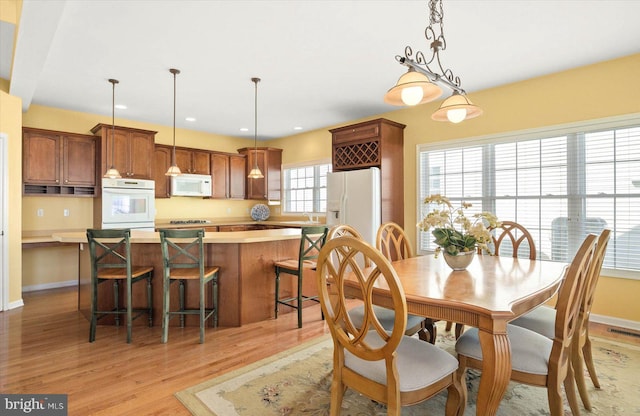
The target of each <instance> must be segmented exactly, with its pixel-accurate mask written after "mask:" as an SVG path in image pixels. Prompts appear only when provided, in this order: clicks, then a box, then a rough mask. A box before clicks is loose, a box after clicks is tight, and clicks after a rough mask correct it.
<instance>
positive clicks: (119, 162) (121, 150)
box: [91, 124, 157, 179]
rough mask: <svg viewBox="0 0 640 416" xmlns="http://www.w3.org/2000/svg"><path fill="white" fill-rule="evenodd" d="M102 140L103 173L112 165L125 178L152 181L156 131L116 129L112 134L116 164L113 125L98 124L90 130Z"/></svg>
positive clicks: (101, 160) (101, 159)
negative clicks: (152, 156)
mask: <svg viewBox="0 0 640 416" xmlns="http://www.w3.org/2000/svg"><path fill="white" fill-rule="evenodd" d="M91 132H92V133H93V134H96V135H98V136H99V138H100V171H101V172H106V171H107V169H108V168H109V167H110V166H111V165H113V166H115V168H116V169H118V171H119V172H120V175H122V177H123V178H137V179H152V168H153V166H152V164H153V163H152V161H153V159H152V158H151V157H150V155H152V154H153V151H154V143H155V136H156V133H157V132H155V131H149V130H140V129H133V128H128V127H120V126H116V127H115V129H114V131H113V140H114V147H113V161H112V160H111V158H112V150H111V141H112V132H111V125H109V124H98V125H96V126H95V127H94V128H92V129H91Z"/></svg>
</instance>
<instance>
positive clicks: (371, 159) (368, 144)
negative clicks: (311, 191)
mask: <svg viewBox="0 0 640 416" xmlns="http://www.w3.org/2000/svg"><path fill="white" fill-rule="evenodd" d="M404 128H405V125H404V124H400V123H396V122H394V121H391V120H387V119H384V118H379V119H376V120H370V121H365V122H362V123H358V124H353V125H350V126H345V127H340V128H337V129H332V130H329V131H330V132H331V139H332V140H331V143H332V151H331V156H332V163H333V171H334V172H337V171H341V170H354V169H367V168H370V167H377V168H380V187H381V189H380V192H381V195H382V201H381V207H382V212H381V219H382V222H383V223H385V222H389V221H393V222H395V223H398V224H399V225H400V226H404V179H403V178H404V156H403V154H404V153H403V152H404Z"/></svg>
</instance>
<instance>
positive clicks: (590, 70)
mask: <svg viewBox="0 0 640 416" xmlns="http://www.w3.org/2000/svg"><path fill="white" fill-rule="evenodd" d="M400 71H401V68H398V72H400ZM638 74H640V54H635V55H631V56H627V57H623V58H620V59H615V60H611V61H607V62H601V63H598V64H594V65H589V66H585V67H580V68H577V69H573V70H569V71H563V72H559V73H555V74H551V75H547V76H543V77H538V78H533V79H530V80H526V81H522V82H517V83H513V84H508V85H504V86H500V87H497V88H492V89H487V90H483V91H478V92H470V93H469V97H470V98H471V100H472V101H473V102H474V103H476V104H478V105H479V106H480V107H482V108H483V110H484V114H483V115H482V116H481V117H479V118H476V119H472V120H468V121H465V122H463V123H460V124H458V125H455V124H450V123H439V122H435V121H432V120H431V114H432V113H433V112H434V111H435V110H436V109H437V108H438V106H439V105H440V103H441V101H437V102H432V103H427V104H423V105H420V106H417V107H412V108H402V109H400V110H396V111H392V112H388V113H385V114H381V115H379V116H375V117H370V119H372V118H378V117H384V118H388V119H390V120H393V121H396V122H398V123H402V124H406V126H407V127H406V128H405V131H404V162H405V166H404V181H405V187H404V188H405V189H404V193H405V201H404V207H405V208H404V211H405V212H404V218H405V227H406V231H407V233H408V234H409V236H410V239H411V241H413V242H414V245H415V241H416V228H415V227H412V226H410V225H411V224H416V223H417V222H418V220H417V216H416V211H417V209H416V198H417V196H416V195H417V194H416V190H417V183H416V177H417V173H416V147H417V145H419V144H424V143H435V142H441V141H446V140H455V139H464V138H472V137H478V136H484V135H491V134H499V133H504V132H512V131H518V130H526V129H532V128H540V127H545V126H554V125H559V124H566V123H574V122H579V121H585V120H593V119H599V118H606V117H612V116H619V115H624V114H638V115H639V116H640V99H639V98H638V97H640V77H638ZM393 82H395V79H390V80H389V85H391V84H392V83H393ZM466 87H468V88H472V87H473V86H466ZM383 94H384V91H381V92H380V99H382V95H383ZM447 96H448V94H446V93H445V94H444V97H443V99H444V98H446V97H447ZM358 121H362V120H353V121H352V122H349V123H345V125H346V124H352V123H355V122H358ZM335 127H340V126H329V127H327V128H326V129H323V130H318V131H315V132H310V133H307V134H304V135H297V136H291V137H288V138H285V139H280V140H277V141H273V142H271V143H270V144H271V145H274V146H278V147H282V148H284V149H285V152H284V154H283V159H285V157H284V155H287V152H286V149H287V148H291V146H293V143H294V142H295V143H296V144H299V141H302V142H303V146H299V147H298V148H304V147H306V146H313V147H314V148H321V149H324V150H323V151H321V152H320V153H321V154H322V155H323V156H322V157H324V155H325V154H326V152H327V149H330V146H331V135H330V134H329V133H328V129H331V128H335ZM329 151H330V150H329ZM302 156H303V157H306V158H308V159H307V160H314V159H319V158H320V157H319V155H316V154H313V155H307V154H303V155H302ZM288 157H292V155H288ZM287 161H290V159H287ZM638 277H639V280H628V279H618V278H611V277H606V276H603V277H602V278H601V279H600V282H599V285H598V289H597V293H596V297H595V303H594V306H593V313H594V314H599V315H606V316H610V317H614V318H618V319H622V320H629V321H635V323H636V324H637V325H638V327H639V328H640V303H639V302H638V301H637V294H638V293H640V274H639V276H638Z"/></svg>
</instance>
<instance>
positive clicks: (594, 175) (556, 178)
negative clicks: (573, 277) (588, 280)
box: [418, 117, 640, 278]
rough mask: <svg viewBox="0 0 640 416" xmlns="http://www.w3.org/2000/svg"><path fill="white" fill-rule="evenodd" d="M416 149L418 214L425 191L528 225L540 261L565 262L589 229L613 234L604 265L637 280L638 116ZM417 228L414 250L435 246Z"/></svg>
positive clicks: (639, 216)
mask: <svg viewBox="0 0 640 416" xmlns="http://www.w3.org/2000/svg"><path fill="white" fill-rule="evenodd" d="M609 124H611V123H607V127H606V128H603V124H601V123H600V124H595V123H594V124H592V125H583V126H580V127H571V128H565V129H563V130H560V129H558V130H556V131H552V132H550V131H541V132H527V133H526V134H523V135H516V134H514V135H508V136H501V137H496V138H483V139H478V140H471V141H465V142H463V143H462V142H458V143H451V144H447V143H439V144H436V145H433V146H428V145H421V146H420V147H419V149H418V152H419V156H418V164H419V167H418V169H419V180H418V182H419V184H418V187H419V193H418V194H419V195H418V197H419V201H418V203H419V207H420V208H419V211H418V215H419V217H421V216H422V215H424V214H425V209H424V208H425V207H424V205H423V204H422V201H423V200H424V198H425V197H426V196H428V195H430V194H442V195H445V196H447V197H448V198H450V199H451V200H452V202H455V203H459V202H461V201H466V202H471V203H472V204H474V205H473V208H472V210H473V211H474V212H477V211H481V210H482V211H491V212H494V213H495V214H496V215H497V216H498V218H499V219H500V220H511V221H515V222H518V223H520V224H522V225H523V226H525V227H526V228H527V229H528V230H529V232H530V233H531V234H532V235H533V237H534V239H535V243H536V250H537V256H538V258H539V259H550V260H557V261H563V262H570V261H571V259H572V258H573V256H574V255H575V252H576V251H577V249H578V247H579V246H580V244H581V243H582V241H583V239H584V237H585V236H586V235H587V234H588V233H594V234H599V233H600V231H601V230H602V229H604V228H608V229H610V230H611V231H612V238H611V240H610V242H609V246H608V248H607V253H606V257H605V263H604V267H605V268H608V269H616V270H621V271H624V270H627V271H631V273H627V274H625V273H624V272H623V273H621V275H623V276H625V277H636V278H640V274H638V273H637V272H639V271H640V120H638V119H637V117H636V118H635V119H633V120H631V121H629V120H626V121H625V122H624V123H623V122H619V121H618V122H616V123H615V124H616V125H615V126H614V127H610V126H609ZM432 239H433V237H432V236H431V234H430V233H425V232H420V231H419V235H418V248H419V251H420V252H423V253H424V252H427V251H430V250H433V249H434V248H435V246H434V244H433V242H432V241H431V240H432Z"/></svg>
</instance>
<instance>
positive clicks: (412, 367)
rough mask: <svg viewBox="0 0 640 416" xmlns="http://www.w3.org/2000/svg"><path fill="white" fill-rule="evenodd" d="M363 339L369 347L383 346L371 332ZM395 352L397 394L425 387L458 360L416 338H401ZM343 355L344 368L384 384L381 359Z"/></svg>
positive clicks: (349, 354)
mask: <svg viewBox="0 0 640 416" xmlns="http://www.w3.org/2000/svg"><path fill="white" fill-rule="evenodd" d="M365 340H366V341H367V343H368V344H369V345H371V346H372V347H380V346H381V345H383V344H384V342H383V341H382V339H381V338H380V336H379V335H378V334H377V333H376V332H375V331H369V332H368V333H367V336H366V337H365ZM396 353H397V359H396V365H397V368H398V375H399V377H400V391H401V392H405V391H414V390H418V389H421V388H423V387H427V386H429V385H431V384H433V383H435V382H436V381H438V380H441V379H442V378H444V377H446V376H447V375H449V374H451V373H453V372H454V371H456V370H457V368H458V360H456V358H455V357H454V356H452V355H451V354H449V353H448V352H446V351H444V350H442V349H440V348H438V347H436V346H434V345H432V344H429V343H428V342H424V341H420V340H419V339H417V338H412V337H408V336H404V337H403V339H402V341H401V342H400V345H398V349H397V350H396ZM344 355H345V366H346V367H348V368H350V369H351V370H353V371H355V372H356V373H358V374H361V375H362V376H364V377H367V378H369V379H371V380H374V381H376V382H378V383H380V384H387V377H386V369H385V363H384V360H380V361H366V360H363V359H361V358H358V357H356V356H354V355H353V354H351V353H350V352H349V351H347V350H346V349H345V351H344Z"/></svg>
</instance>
